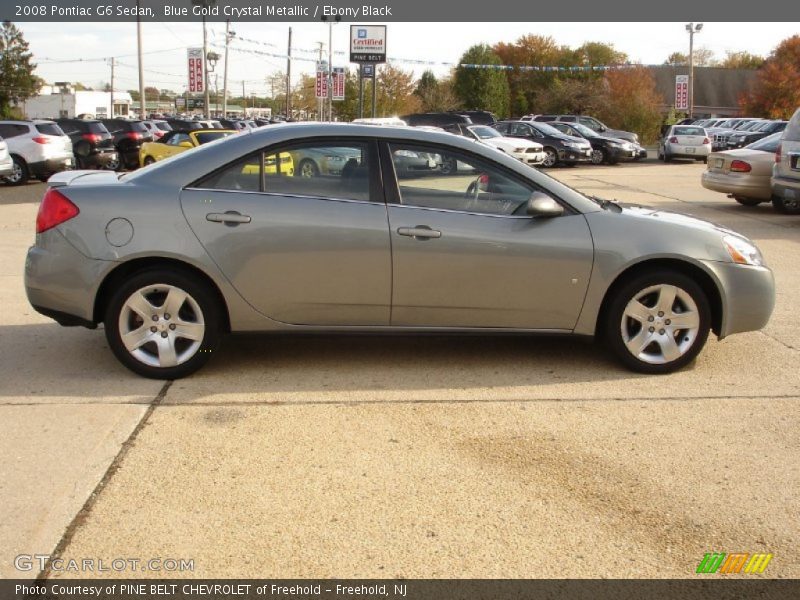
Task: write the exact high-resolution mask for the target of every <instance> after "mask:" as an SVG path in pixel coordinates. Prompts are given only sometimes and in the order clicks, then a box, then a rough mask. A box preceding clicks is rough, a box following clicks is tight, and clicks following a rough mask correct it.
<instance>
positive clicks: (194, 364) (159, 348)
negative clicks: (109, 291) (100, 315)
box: [104, 269, 222, 379]
mask: <svg viewBox="0 0 800 600" xmlns="http://www.w3.org/2000/svg"><path fill="white" fill-rule="evenodd" d="M104 322H105V330H106V338H107V339H108V343H109V345H110V347H111V350H112V351H113V352H114V355H115V356H116V357H117V358H118V359H119V361H120V362H121V363H122V364H123V365H125V366H126V367H128V368H129V369H130V370H131V371H133V372H134V373H137V374H139V375H143V376H144V377H150V378H153V379H179V378H181V377H185V376H187V375H190V374H191V373H194V372H195V371H197V370H198V369H199V368H200V367H202V366H203V365H204V364H205V363H206V362H207V361H208V359H209V358H210V357H211V353H212V352H213V351H214V350H215V349H216V347H217V345H218V343H219V339H220V335H221V331H222V327H221V325H222V319H221V307H220V306H219V302H218V300H217V298H216V295H215V294H214V292H213V291H212V290H211V289H210V287H209V286H208V285H207V284H206V283H204V282H202V281H200V280H198V279H197V278H196V277H192V276H191V275H188V274H186V273H184V272H182V271H178V270H173V269H151V270H147V271H142V272H140V273H138V274H136V275H134V276H132V277H129V278H128V279H126V280H125V281H124V283H123V284H122V285H120V287H119V288H118V289H117V290H116V292H114V294H113V296H112V297H111V300H110V302H109V303H108V306H107V308H106V313H105V319H104Z"/></svg>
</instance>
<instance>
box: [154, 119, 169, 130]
mask: <svg viewBox="0 0 800 600" xmlns="http://www.w3.org/2000/svg"><path fill="white" fill-rule="evenodd" d="M155 125H156V127H158V128H159V129H160V130H161V131H172V127H171V126H170V124H169V123H167V122H166V121H157V122H156V124H155Z"/></svg>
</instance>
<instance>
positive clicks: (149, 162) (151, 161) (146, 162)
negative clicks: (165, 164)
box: [144, 156, 156, 167]
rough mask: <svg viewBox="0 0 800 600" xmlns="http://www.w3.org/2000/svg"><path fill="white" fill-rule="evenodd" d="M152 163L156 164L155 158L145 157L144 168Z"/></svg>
mask: <svg viewBox="0 0 800 600" xmlns="http://www.w3.org/2000/svg"><path fill="white" fill-rule="evenodd" d="M154 162H156V159H155V158H153V157H152V156H146V157H145V159H144V166H145V167H146V166H147V165H152V164H153V163H154Z"/></svg>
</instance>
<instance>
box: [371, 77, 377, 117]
mask: <svg viewBox="0 0 800 600" xmlns="http://www.w3.org/2000/svg"><path fill="white" fill-rule="evenodd" d="M377 111H378V65H375V66H374V67H372V118H373V119H374V118H375V116H376V114H377Z"/></svg>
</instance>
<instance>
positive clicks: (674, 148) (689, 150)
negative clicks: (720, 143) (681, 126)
mask: <svg viewBox="0 0 800 600" xmlns="http://www.w3.org/2000/svg"><path fill="white" fill-rule="evenodd" d="M711 152H712V150H711V145H710V144H708V145H706V144H704V145H702V146H681V145H678V144H668V145H667V154H669V155H670V156H671V157H673V158H705V157H707V156H708V155H709V154H711Z"/></svg>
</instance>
